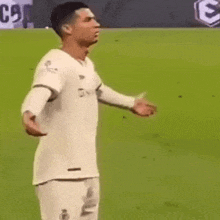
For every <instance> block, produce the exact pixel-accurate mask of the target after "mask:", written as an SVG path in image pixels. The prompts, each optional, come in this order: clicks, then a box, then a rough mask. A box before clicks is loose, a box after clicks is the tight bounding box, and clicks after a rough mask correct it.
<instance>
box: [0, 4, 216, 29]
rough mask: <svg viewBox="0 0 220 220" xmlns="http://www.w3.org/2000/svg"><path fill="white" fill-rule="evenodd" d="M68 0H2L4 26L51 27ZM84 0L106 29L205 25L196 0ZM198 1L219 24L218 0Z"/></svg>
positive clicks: (0, 20) (0, 17)
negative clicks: (53, 14) (52, 18)
mask: <svg viewBox="0 0 220 220" xmlns="http://www.w3.org/2000/svg"><path fill="white" fill-rule="evenodd" d="M70 1H71V0H70ZM64 2H67V0H1V1H0V28H19V27H20V28H33V27H35V28H44V27H46V26H50V19H49V18H50V14H51V11H52V9H53V7H54V6H56V5H57V4H60V3H64ZM82 2H84V3H86V4H88V5H89V7H90V8H91V9H92V11H93V12H94V13H95V14H96V16H97V18H98V20H99V22H100V23H101V25H102V27H106V28H129V27H133V28H134V27H203V26H204V23H202V22H199V21H198V20H197V19H195V16H196V12H195V10H194V7H195V6H194V4H195V1H194V0H184V1H181V0H178V1H177V0H166V1H163V0H154V1H146V0H102V1H101V0H82ZM198 2H201V7H200V8H199V9H200V10H205V13H204V16H203V17H204V18H203V19H206V18H207V19H209V20H213V19H214V22H216V21H217V23H218V22H219V20H220V16H219V14H218V12H217V9H218V8H219V7H218V5H219V4H218V0H200V1H198ZM201 8H203V9H201ZM207 13H209V14H207ZM217 14H218V15H217ZM215 26H216V25H215Z"/></svg>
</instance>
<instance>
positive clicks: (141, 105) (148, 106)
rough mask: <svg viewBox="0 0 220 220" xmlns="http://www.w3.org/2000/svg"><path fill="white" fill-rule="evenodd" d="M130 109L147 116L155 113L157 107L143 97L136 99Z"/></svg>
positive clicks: (139, 114)
mask: <svg viewBox="0 0 220 220" xmlns="http://www.w3.org/2000/svg"><path fill="white" fill-rule="evenodd" d="M131 111H132V112H133V113H134V114H136V115H138V116H141V117H149V116H151V115H156V114H157V107H156V106H155V105H154V104H152V103H150V102H149V101H147V100H146V99H144V98H141V99H136V100H135V103H134V106H133V108H132V109H131Z"/></svg>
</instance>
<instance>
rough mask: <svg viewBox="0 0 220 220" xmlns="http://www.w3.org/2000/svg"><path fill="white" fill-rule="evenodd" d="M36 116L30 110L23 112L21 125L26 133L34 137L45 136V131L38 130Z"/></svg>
mask: <svg viewBox="0 0 220 220" xmlns="http://www.w3.org/2000/svg"><path fill="white" fill-rule="evenodd" d="M35 118H36V116H35V115H33V114H32V113H31V112H30V111H28V112H25V113H24V114H23V120H22V122H23V126H24V129H25V131H26V133H27V134H29V135H32V136H34V137H39V136H45V135H47V133H43V132H41V131H40V126H39V124H38V123H37V122H36V121H35Z"/></svg>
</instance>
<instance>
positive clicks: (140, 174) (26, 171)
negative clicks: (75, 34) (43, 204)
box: [0, 28, 220, 220]
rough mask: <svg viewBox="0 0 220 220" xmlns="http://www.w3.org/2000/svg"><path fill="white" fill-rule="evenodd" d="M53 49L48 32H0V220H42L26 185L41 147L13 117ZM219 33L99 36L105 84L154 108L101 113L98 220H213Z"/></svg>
mask: <svg viewBox="0 0 220 220" xmlns="http://www.w3.org/2000/svg"><path fill="white" fill-rule="evenodd" d="M59 45H60V41H59V39H58V37H56V35H55V33H54V32H53V31H52V30H51V29H49V30H46V29H33V30H0V47H1V51H0V60H1V65H0V77H1V82H2V83H1V88H0V91H1V103H2V105H1V111H0V112H1V117H0V122H1V126H0V129H1V132H0V134H1V136H0V140H1V148H0V149H1V154H0V155H1V161H0V176H1V180H0V193H1V204H0V205H1V207H2V209H1V213H0V219H8V220H26V219H27V220H30V219H32V220H39V219H40V211H39V206H38V201H37V198H36V196H35V192H34V187H33V186H32V185H31V182H32V165H33V158H34V152H35V149H36V146H37V143H38V139H37V138H34V137H29V136H28V135H27V134H26V133H25V132H24V130H23V127H22V124H21V114H20V108H21V103H22V102H23V99H24V97H25V95H26V94H27V93H28V92H29V90H30V86H31V83H32V80H33V74H34V70H35V68H36V65H37V63H38V62H39V60H40V59H41V57H42V56H43V55H44V54H45V53H47V52H48V51H49V50H50V49H52V48H58V47H59ZM219 49H220V32H219V30H218V29H205V28H204V29H153V28H152V29H113V30H108V29H107V30H103V31H102V32H101V35H100V41H99V43H98V44H97V45H96V46H95V47H94V48H93V49H92V50H91V53H90V55H89V56H90V57H91V59H92V60H93V61H94V63H95V65H96V69H97V72H98V73H99V75H100V77H101V78H102V80H103V82H104V83H105V84H106V85H108V86H110V87H111V88H112V89H114V90H116V91H118V92H120V93H123V94H126V95H132V96H134V95H137V94H140V93H141V92H143V91H147V96H146V99H147V100H149V101H150V102H152V103H154V104H156V105H157V106H158V114H157V116H156V117H155V118H149V119H146V118H138V117H136V116H135V115H133V114H132V113H131V112H128V111H126V110H123V109H119V108H115V107H110V106H108V105H103V104H100V106H99V108H100V115H99V126H98V134H97V153H98V165H99V169H100V174H101V178H100V180H101V203H100V218H99V219H100V220H112V219H117V220H124V219H126V220H136V219H137V220H139V219H140V220H145V219H152V220H154V219H155V220H160V219H167V220H172V219H173V220H176V219H177V220H179V219H182V220H188V219H199V220H201V219H205V220H208V219H220V210H219V206H220V201H219V196H220V194H219V189H220V149H219V147H220V132H219V131H220V118H219V109H220V90H219V81H220V76H219V71H220V62H219V57H220V52H219V51H220V50H219Z"/></svg>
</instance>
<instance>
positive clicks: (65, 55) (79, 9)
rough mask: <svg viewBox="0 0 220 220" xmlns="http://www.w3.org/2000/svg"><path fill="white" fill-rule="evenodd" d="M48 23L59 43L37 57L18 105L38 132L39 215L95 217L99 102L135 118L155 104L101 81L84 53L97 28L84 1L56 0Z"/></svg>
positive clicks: (50, 219) (54, 219)
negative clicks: (64, 0) (30, 81)
mask: <svg viewBox="0 0 220 220" xmlns="http://www.w3.org/2000/svg"><path fill="white" fill-rule="evenodd" d="M51 23H52V28H53V29H54V31H55V32H56V33H57V34H58V35H59V36H60V38H61V39H62V43H63V45H62V48H60V49H52V50H50V51H49V52H48V53H47V54H46V55H45V56H43V58H42V59H41V60H40V62H39V63H38V65H37V68H36V70H35V75H34V80H33V84H32V86H31V90H30V92H29V93H28V94H27V96H26V97H25V99H24V102H23V103H22V108H21V113H22V123H23V126H24V129H25V131H26V132H27V133H28V134H29V135H32V136H35V137H40V138H39V139H40V140H39V144H38V147H37V150H36V152H35V158H34V174H33V185H35V189H36V194H37V197H38V199H39V204H40V211H41V218H42V220H58V219H61V220H68V219H69V220H83V219H88V220H97V219H98V208H99V172H98V168H97V162H96V131H97V122H98V101H99V102H102V103H108V104H112V105H114V106H118V107H120V108H124V109H128V110H130V111H132V112H133V113H134V114H136V115H137V116H138V117H139V116H140V117H149V116H150V115H155V114H156V106H154V105H153V104H151V103H149V102H148V101H147V100H145V99H144V98H137V97H130V96H126V95H122V94H120V93H118V92H116V91H114V90H112V89H111V88H109V87H108V86H106V85H105V84H104V83H103V82H102V80H101V78H100V77H99V75H98V74H97V73H96V71H95V69H94V64H93V62H92V61H91V60H90V59H89V57H87V54H88V49H89V47H90V46H91V45H93V44H95V43H96V42H97V41H98V37H99V29H100V24H99V23H98V22H97V21H96V19H95V16H94V14H93V13H92V11H91V10H90V9H89V7H88V6H87V5H85V4H83V3H80V2H67V3H64V4H60V5H58V6H56V7H55V8H54V9H53V11H52V14H51Z"/></svg>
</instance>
